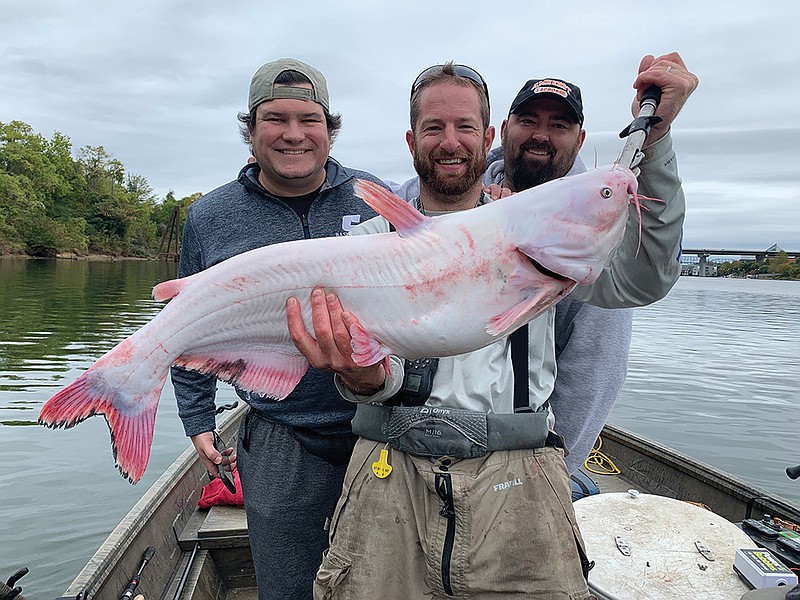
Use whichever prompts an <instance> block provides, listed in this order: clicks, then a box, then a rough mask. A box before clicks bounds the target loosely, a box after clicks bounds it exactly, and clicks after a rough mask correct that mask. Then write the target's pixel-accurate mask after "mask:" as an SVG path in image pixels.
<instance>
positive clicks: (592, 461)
mask: <svg viewBox="0 0 800 600" xmlns="http://www.w3.org/2000/svg"><path fill="white" fill-rule="evenodd" d="M602 447H603V438H602V437H600V436H598V437H597V442H595V445H594V447H592V451H591V452H590V453H589V456H588V457H587V458H586V460H585V461H583V466H584V468H585V469H586V470H587V471H589V472H590V473H594V474H595V475H619V474H620V470H619V467H617V465H615V464H614V461H613V460H611V459H610V458H609V457H608V456H606V455H605V454H603V453H602V452H600V448H602Z"/></svg>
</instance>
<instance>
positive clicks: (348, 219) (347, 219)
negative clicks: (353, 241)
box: [342, 215, 361, 235]
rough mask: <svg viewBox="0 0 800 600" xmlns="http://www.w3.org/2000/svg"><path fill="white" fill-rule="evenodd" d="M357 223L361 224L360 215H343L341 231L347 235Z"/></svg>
mask: <svg viewBox="0 0 800 600" xmlns="http://www.w3.org/2000/svg"><path fill="white" fill-rule="evenodd" d="M359 223H361V215H345V216H343V217H342V231H344V232H345V235H347V234H348V233H350V230H351V229H352V228H353V227H354V226H355V225H358V224H359Z"/></svg>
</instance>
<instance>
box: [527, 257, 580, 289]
mask: <svg viewBox="0 0 800 600" xmlns="http://www.w3.org/2000/svg"><path fill="white" fill-rule="evenodd" d="M528 260H529V261H530V262H531V264H532V265H533V268H534V269H536V270H537V271H539V272H540V273H541V274H542V275H546V276H547V277H550V278H552V279H555V280H557V281H569V282H572V283H576V282H575V280H574V279H570V278H569V277H567V276H565V275H559V274H558V273H556V272H555V271H551V270H550V269H548V268H547V267H545V266H544V265H543V264H542V263H540V262H539V261H538V260H535V259H533V258H531V257H530V256H528Z"/></svg>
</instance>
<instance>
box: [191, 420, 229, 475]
mask: <svg viewBox="0 0 800 600" xmlns="http://www.w3.org/2000/svg"><path fill="white" fill-rule="evenodd" d="M191 440H192V444H193V445H194V449H195V450H196V451H197V455H198V456H199V457H200V460H202V461H203V464H204V465H205V466H206V471H208V472H209V473H210V474H211V476H212V477H219V474H218V473H217V465H218V464H223V465H224V466H225V470H226V471H233V470H234V469H235V468H236V455H235V454H234V453H233V448H227V449H226V450H225V451H224V452H223V453H222V454H220V453H219V452H217V449H216V448H215V447H214V434H213V433H212V432H211V431H206V432H205V433H198V434H197V435H193V436H192V437H191Z"/></svg>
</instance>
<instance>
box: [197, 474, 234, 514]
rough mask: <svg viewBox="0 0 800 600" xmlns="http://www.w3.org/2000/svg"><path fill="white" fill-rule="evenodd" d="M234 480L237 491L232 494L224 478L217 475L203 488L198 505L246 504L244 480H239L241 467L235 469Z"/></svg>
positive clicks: (204, 506)
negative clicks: (243, 487)
mask: <svg viewBox="0 0 800 600" xmlns="http://www.w3.org/2000/svg"><path fill="white" fill-rule="evenodd" d="M233 482H234V483H235V484H236V493H235V494H231V493H230V492H229V491H228V488H226V487H225V484H224V483H222V479H220V478H219V477H215V478H214V479H212V480H211V481H210V482H209V483H208V484H206V486H205V487H204V488H203V493H202V494H201V495H200V500H198V501H197V506H199V507H200V508H211V507H212V506H244V497H243V496H242V482H241V481H240V480H239V469H234V470H233Z"/></svg>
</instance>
